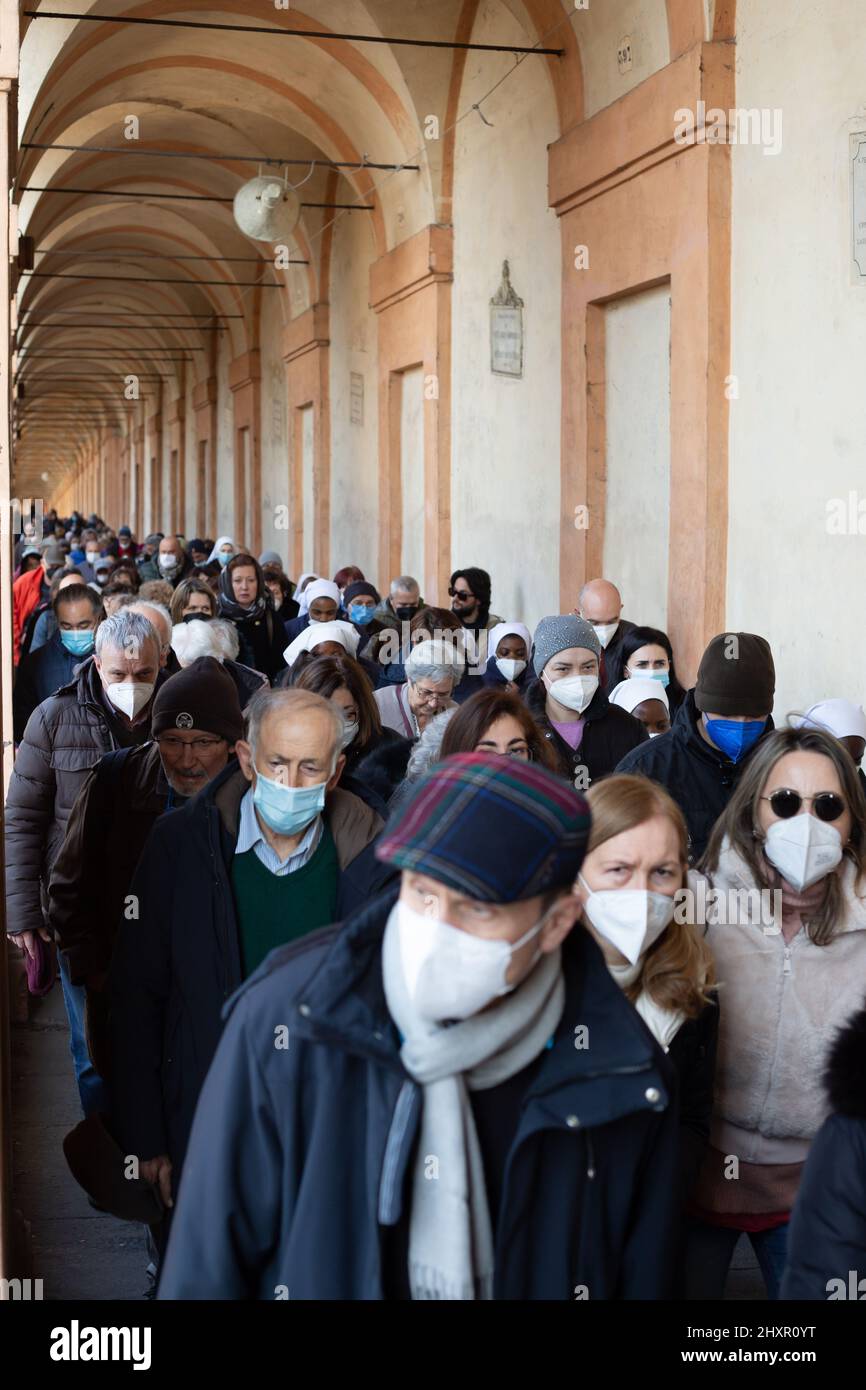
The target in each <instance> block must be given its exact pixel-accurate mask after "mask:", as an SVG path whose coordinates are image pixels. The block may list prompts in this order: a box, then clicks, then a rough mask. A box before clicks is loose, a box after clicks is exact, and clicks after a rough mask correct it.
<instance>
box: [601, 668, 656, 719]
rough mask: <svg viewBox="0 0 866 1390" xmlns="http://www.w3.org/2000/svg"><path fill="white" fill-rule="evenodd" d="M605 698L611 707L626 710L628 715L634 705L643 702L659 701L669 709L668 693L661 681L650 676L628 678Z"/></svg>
mask: <svg viewBox="0 0 866 1390" xmlns="http://www.w3.org/2000/svg"><path fill="white" fill-rule="evenodd" d="M607 698H608V700H609V701H610V703H611V704H612V705H619V707H620V709H626V710H628V712H629V714H631V712H632V710H633V709H634V708H635V706H636V705H640V704H643V702H644V700H661V702H662V704H663V705H664V707H665V709H666V710H669V709H670V704H669V703H668V692H667V691H666V690H665V688H664V686H663V685H662V683H661V681H654V680H653V679H652V677H651V676H629V677H628V679H627V680H624V681H620V683H619V685H616V686H614V688H613V690H612V691H611V692H610V694H609V695H608V697H607Z"/></svg>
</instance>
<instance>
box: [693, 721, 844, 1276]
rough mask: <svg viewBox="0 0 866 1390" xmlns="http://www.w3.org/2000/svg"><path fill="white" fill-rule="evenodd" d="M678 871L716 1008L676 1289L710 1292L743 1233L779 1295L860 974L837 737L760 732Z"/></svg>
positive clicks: (808, 731) (816, 733) (806, 732)
mask: <svg viewBox="0 0 866 1390" xmlns="http://www.w3.org/2000/svg"><path fill="white" fill-rule="evenodd" d="M690 879H691V880H692V883H693V886H694V888H695V901H696V903H700V901H701V899H702V898H704V899H705V900H706V901H707V902H709V901H710V899H709V897H708V894H709V891H710V890H711V889H712V890H713V900H714V901H713V907H712V910H708V911H707V913H706V916H707V933H708V940H709V943H710V945H711V947H712V950H713V953H714V956H715V959H716V969H717V972H718V977H719V982H720V988H721V990H722V1001H723V1009H722V1024H721V1029H720V1033H719V1064H718V1077H717V1095H716V1106H715V1111H714V1115H713V1123H712V1131H711V1136H710V1147H709V1149H708V1151H707V1155H706V1159H705V1161H704V1165H703V1168H702V1171H701V1175H700V1180H699V1182H698V1185H697V1187H696V1189H695V1192H694V1193H693V1203H694V1206H695V1222H694V1226H693V1229H692V1232H691V1235H690V1242H689V1271H688V1278H689V1297H691V1298H697V1299H711V1298H721V1296H722V1293H723V1291H724V1285H725V1278H726V1276H727V1272H728V1268H729V1266H730V1262H731V1257H732V1255H733V1252H734V1247H735V1246H736V1244H737V1241H738V1239H739V1237H740V1235H741V1234H744V1233H745V1234H747V1235H748V1236H749V1239H750V1241H751V1243H752V1245H753V1247H754V1249H755V1253H756V1255H757V1257H758V1262H759V1264H760V1266H761V1270H762V1273H763V1275H764V1280H765V1283H766V1285H767V1293H768V1296H769V1297H770V1298H778V1296H779V1288H780V1284H781V1279H782V1274H783V1272H784V1268H785V1263H786V1258H787V1230H788V1221H789V1217H790V1213H791V1208H792V1207H793V1205H794V1199H795V1197H796V1195H797V1191H798V1188H799V1185H800V1178H801V1174H802V1170H803V1164H804V1162H805V1159H806V1155H807V1154H808V1152H809V1147H810V1144H811V1142H812V1139H813V1138H814V1136H815V1134H816V1133H817V1131H818V1129H819V1128H820V1126H821V1124H822V1122H823V1121H824V1119H825V1118H826V1116H827V1113H828V1107H827V1100H826V1096H825V1093H824V1089H823V1087H822V1084H821V1080H822V1073H823V1071H824V1068H825V1066H826V1064H827V1061H828V1056H829V1051H830V1047H831V1045H832V1042H833V1040H834V1038H835V1035H836V1032H837V1030H838V1029H839V1028H840V1027H842V1026H843V1025H844V1024H846V1023H847V1022H848V1021H849V1019H850V1018H851V1016H852V1015H853V1014H855V1013H856V1012H857V1011H858V1010H859V1009H860V1008H862V1004H863V982H864V980H866V801H864V797H863V792H862V790H861V787H860V782H859V780H858V776H857V770H856V768H855V766H854V763H853V762H852V760H851V757H850V755H849V754H848V752H847V750H846V749H845V748H844V747H843V745H842V744H841V743H840V742H839V740H838V739H836V738H833V737H832V735H830V734H828V733H825V732H824V731H823V730H819V729H805V728H800V729H777V730H776V731H775V732H774V733H771V734H769V735H768V736H767V737H766V739H765V740H764V741H763V742H762V743H761V745H760V747H759V748H757V749H756V750H755V752H754V754H753V755H752V757H751V758H750V759H749V762H748V765H747V767H746V769H745V771H744V773H743V776H742V779H741V781H740V783H739V785H738V786H737V788H736V790H735V792H734V794H733V796H732V797H731V800H730V801H729V803H728V805H727V808H726V809H725V811H724V812H723V814H722V816H721V817H720V818H719V821H718V822H717V824H716V827H715V829H714V831H713V833H712V835H711V837H710V841H709V844H708V845H707V850H706V853H705V855H704V857H703V859H702V860H701V861H700V863H699V865H698V871H697V873H695V874H693V875H690ZM720 909H721V910H720Z"/></svg>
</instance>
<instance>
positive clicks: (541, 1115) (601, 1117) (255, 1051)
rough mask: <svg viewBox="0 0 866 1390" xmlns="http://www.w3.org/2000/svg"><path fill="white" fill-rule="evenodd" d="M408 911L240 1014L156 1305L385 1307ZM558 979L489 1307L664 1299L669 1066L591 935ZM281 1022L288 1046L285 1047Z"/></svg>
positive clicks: (401, 1081) (356, 922) (278, 978)
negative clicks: (555, 1024)
mask: <svg viewBox="0 0 866 1390" xmlns="http://www.w3.org/2000/svg"><path fill="white" fill-rule="evenodd" d="M394 898H395V890H394V889H391V890H389V891H388V892H387V893H386V894H384V895H383V896H382V897H380V898H378V899H377V900H376V901H375V902H373V903H371V904H370V906H369V907H368V908H367V909H366V910H365V911H364V912H362V913H360V914H359V915H358V916H357V917H355V918H353V919H351V920H350V921H348V922H346V923H345V924H344V925H343V926H342V927H328V928H325V929H323V930H322V931H319V932H316V933H313V934H312V935H311V936H310V937H308V938H307V939H306V940H304V941H301V942H298V943H295V944H293V945H290V946H288V947H284V948H282V949H281V950H279V951H274V952H272V954H271V956H270V957H269V958H268V960H267V961H265V962H264V964H263V965H262V966H261V967H260V968H259V970H258V971H257V972H256V974H255V975H254V976H252V978H251V979H250V980H249V981H248V982H247V984H246V985H245V987H244V988H243V989H242V990H241V991H240V992H239V993H238V994H237V995H236V996H235V998H234V999H233V1000H232V1001H231V1002H230V1004H229V1006H228V1008H227V1010H226V1017H227V1024H226V1029H225V1033H224V1035H223V1038H222V1040H221V1042H220V1046H219V1049H218V1051H217V1055H216V1057H215V1059H214V1062H213V1066H212V1067H211V1070H210V1073H209V1075H208V1078H207V1082H206V1084H205V1088H204V1091H203V1093H202V1097H201V1103H200V1105H199V1108H198V1111H197V1114H196V1119H195V1125H194V1127H193V1133H192V1138H191V1142H190V1148H189V1154H188V1158H187V1166H186V1172H185V1175H184V1178H183V1181H182V1184H181V1188H180V1199H179V1202H178V1205H177V1209H176V1212H175V1216H174V1221H173V1229H172V1234H171V1238H170V1241H169V1246H168V1253H167V1257H166V1261H165V1266H164V1271H163V1275H162V1280H161V1283H160V1289H159V1297H160V1298H161V1299H263V1300H273V1298H274V1297H275V1296H279V1295H278V1294H277V1292H276V1291H277V1289H278V1288H279V1287H280V1286H283V1287H284V1288H286V1289H287V1290H288V1292H289V1297H290V1298H291V1299H292V1300H308V1299H333V1300H355V1299H382V1298H384V1297H385V1288H384V1286H383V1267H382V1263H383V1262H382V1243H383V1239H382V1238H383V1231H382V1227H383V1226H385V1227H392V1226H395V1225H397V1223H398V1222H399V1221H400V1218H401V1213H402V1210H403V1206H404V1203H405V1201H407V1200H408V1193H409V1192H410V1190H411V1164H412V1158H413V1151H414V1148H415V1141H416V1137H417V1134H418V1123H419V1118H420V1111H421V1100H422V1096H421V1088H420V1087H419V1086H418V1085H417V1084H416V1082H415V1081H413V1079H412V1078H411V1077H410V1076H409V1074H408V1073H407V1072H406V1070H405V1069H404V1067H403V1065H402V1062H401V1060H400V1050H399V1048H400V1043H399V1037H398V1034H397V1031H396V1029H395V1027H394V1024H393V1022H392V1020H391V1018H390V1016H389V1014H388V1009H387V1005H386V1003H385V996H384V991H383V987H382V969H381V952H382V935H383V932H384V928H385V923H386V921H387V918H388V914H389V911H390V909H391V906H392V904H393V902H394ZM563 970H564V974H565V981H566V1001H565V1008H564V1012H563V1016H562V1022H561V1023H560V1026H559V1028H558V1029H557V1032H556V1035H555V1039H556V1040H555V1043H554V1046H553V1047H552V1048H550V1049H546V1050H545V1051H544V1053H543V1054H542V1061H541V1064H540V1066H539V1068H538V1071H537V1073H536V1075H535V1077H534V1079H533V1081H532V1083H531V1085H530V1088H529V1091H528V1092H527V1094H526V1096H525V1097H524V1100H523V1104H522V1108H521V1113H520V1120H519V1125H518V1130H517V1133H516V1135H515V1137H514V1139H513V1141H512V1144H511V1148H510V1150H509V1155H508V1162H507V1166H506V1171H505V1179H504V1188H503V1197H502V1203H501V1206H500V1209H499V1212H498V1217H497V1220H496V1257H495V1280H494V1297H495V1298H497V1299H513V1300H517V1299H519V1300H526V1299H560V1300H567V1301H572V1300H573V1299H574V1298H575V1296H576V1289H577V1288H578V1287H579V1286H581V1285H583V1286H585V1287H586V1290H587V1292H588V1295H589V1297H590V1298H591V1299H592V1300H597V1299H605V1298H617V1299H660V1298H665V1297H667V1296H668V1294H669V1291H670V1288H671V1260H672V1250H673V1244H674V1242H673V1239H672V1235H673V1233H674V1231H675V1228H676V1223H677V1220H678V1198H679V1194H678V1193H677V1191H676V1172H677V1161H678V1157H677V1138H678V1136H677V1130H678V1120H677V1106H676V1101H675V1097H674V1089H675V1080H674V1077H673V1071H672V1068H671V1067H670V1064H669V1063H668V1061H667V1060H666V1058H665V1056H664V1054H663V1053H662V1051H661V1049H660V1048H659V1047H658V1045H657V1044H656V1043H655V1042H654V1041H653V1039H652V1038H651V1037H650V1035H649V1033H648V1032H647V1030H646V1029H645V1028H644V1026H643V1024H642V1022H641V1020H640V1019H639V1018H638V1016H637V1014H636V1013H635V1012H634V1010H633V1009H632V1008H631V1006H630V1005H629V1003H628V1001H627V1000H626V999H625V998H624V997H623V994H622V991H621V990H620V988H619V986H618V985H617V984H616V983H615V981H614V980H613V979H612V978H611V976H610V974H609V972H608V970H607V967H606V965H605V963H604V960H603V958H602V955H601V952H600V951H599V949H598V947H597V946H596V944H595V942H594V941H593V940H592V939H591V938H590V936H589V935H588V933H586V932H582V931H578V930H575V931H574V932H572V934H571V938H570V939H569V942H568V944H567V946H566V948H565V949H564V950H563ZM580 1025H586V1026H587V1027H588V1029H589V1035H588V1036H589V1038H590V1039H591V1046H590V1047H587V1048H583V1049H579V1048H577V1047H575V1045H574V1044H575V1030H576V1028H577V1027H578V1026H580ZM286 1026H287V1027H288V1039H289V1045H288V1047H287V1048H278V1047H275V1046H274V1045H273V1041H272V1040H273V1039H274V1038H275V1037H276V1036H279V1034H278V1033H277V1032H275V1030H279V1029H281V1028H285V1027H286ZM407 1179H408V1181H407ZM583 1296H584V1297H586V1294H584V1295H583Z"/></svg>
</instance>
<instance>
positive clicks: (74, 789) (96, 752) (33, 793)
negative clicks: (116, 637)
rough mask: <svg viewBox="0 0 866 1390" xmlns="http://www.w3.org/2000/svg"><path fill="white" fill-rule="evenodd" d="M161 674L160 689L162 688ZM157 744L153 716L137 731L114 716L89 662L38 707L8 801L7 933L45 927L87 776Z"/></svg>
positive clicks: (18, 759) (19, 756)
mask: <svg viewBox="0 0 866 1390" xmlns="http://www.w3.org/2000/svg"><path fill="white" fill-rule="evenodd" d="M162 679H163V676H162V673H160V677H159V679H158V680H157V687H159V685H160V684H161V683H162ZM149 738H150V717H149V716H148V718H146V719H143V720H142V721H141V722H140V723H139V724H138V725H136V727H135V728H132V727H131V726H130V725H129V724H126V725H124V723H123V721H122V717H121V716H120V715H117V716H116V717H115V716H114V715H113V714H112V713H111V712H110V710H109V709H108V707H107V706H106V703H105V701H104V700H103V699H102V683H101V681H100V679H99V675H98V674H97V671H96V667H95V666H94V664H93V659H92V658H91V657H88V658H87V660H86V661H85V662H84V664H83V665H82V666H80V667H79V669H78V674H77V676H76V678H75V680H73V681H71V682H70V684H69V685H64V686H63V687H62V688H61V689H60V690H58V692H57V694H56V695H51V696H49V698H48V699H47V700H44V701H43V703H42V704H41V705H37V707H36V709H35V710H34V711H33V713H32V715H31V716H30V718H29V720H28V721H27V727H26V728H25V730H24V737H23V739H22V741H21V746H20V748H19V749H18V754H17V757H16V758H15V766H14V768H13V770H12V777H11V779H10V781H9V791H8V794H7V797H6V930H7V931H8V932H11V933H13V934H14V933H16V932H22V931H36V930H37V929H38V928H39V927H41V926H43V925H44V922H43V903H42V897H41V892H40V882H41V883H42V885H44V886H45V887H47V885H48V879H49V877H50V874H51V869H52V866H53V864H54V861H55V859H56V858H57V855H58V852H59V850H60V846H61V845H62V843H63V837H64V835H65V833H66V823H67V821H68V819H69V815H70V812H71V810H72V807H73V805H74V804H75V798H76V797H77V796H78V793H79V792H80V791H81V788H82V786H83V785H84V781H85V778H86V777H87V774H88V772H89V771H90V769H91V768H92V767H93V766H94V764H95V763H98V762H99V759H100V758H101V757H102V755H103V754H104V753H110V752H111V750H112V749H113V748H122V747H129V746H131V745H133V744H142V743H145V742H147V740H148V739H149Z"/></svg>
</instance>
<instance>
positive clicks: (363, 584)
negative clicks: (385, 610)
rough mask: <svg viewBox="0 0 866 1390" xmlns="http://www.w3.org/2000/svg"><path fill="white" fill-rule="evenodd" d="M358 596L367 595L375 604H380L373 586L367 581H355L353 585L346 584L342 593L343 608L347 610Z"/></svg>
mask: <svg viewBox="0 0 866 1390" xmlns="http://www.w3.org/2000/svg"><path fill="white" fill-rule="evenodd" d="M359 594H369V595H370V597H371V598H374V599H375V600H376V602H377V603H381V602H382V600H381V598H380V597H379V591H378V589H377V588H376V586H375V584H371V583H370V582H369V580H367V579H356V580H355V582H354V584H347V585H346V587H345V589H344V591H343V607H344V608H348V607H349V604H350V603H351V602H352V599H353V598H357V597H358V595H359Z"/></svg>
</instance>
